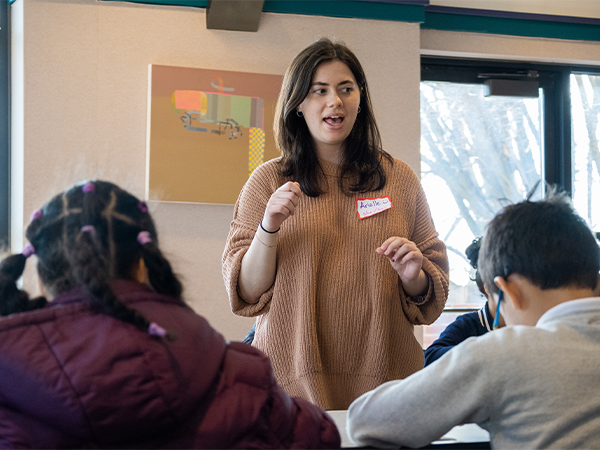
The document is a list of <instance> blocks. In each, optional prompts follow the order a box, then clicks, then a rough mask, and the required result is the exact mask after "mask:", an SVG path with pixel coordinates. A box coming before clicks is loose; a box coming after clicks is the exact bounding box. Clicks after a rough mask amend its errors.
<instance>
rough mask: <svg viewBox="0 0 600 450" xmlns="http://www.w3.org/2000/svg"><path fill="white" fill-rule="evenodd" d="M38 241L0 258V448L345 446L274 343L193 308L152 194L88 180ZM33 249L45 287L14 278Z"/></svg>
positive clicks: (60, 206)
mask: <svg viewBox="0 0 600 450" xmlns="http://www.w3.org/2000/svg"><path fill="white" fill-rule="evenodd" d="M27 239H28V240H29V242H30V243H29V244H28V245H27V246H26V247H25V248H24V250H23V252H22V253H21V254H15V255H11V256H8V257H7V258H5V259H4V260H3V261H2V262H1V263H0V315H2V316H4V317H2V318H0V448H5V447H6V448H15V447H19V448H58V447H61V448H69V447H71V448H89V447H99V448H111V447H112V448H127V447H135V448H239V447H242V448H284V447H292V446H293V447H307V448H309V447H317V448H332V447H339V444H340V440H339V434H338V432H337V429H336V428H335V425H334V424H333V422H332V421H331V419H330V418H329V417H328V416H327V415H326V414H325V413H324V412H323V411H321V410H320V409H319V408H317V407H315V406H314V405H311V404H310V403H308V402H306V401H304V400H302V399H292V398H290V397H288V396H287V395H286V394H285V393H284V392H283V391H282V390H281V388H280V387H279V386H278V385H277V384H276V383H275V381H274V378H273V375H272V372H271V366H270V363H269V360H268V359H267V357H266V356H265V355H264V354H263V353H261V352H260V351H258V350H256V349H254V348H252V347H250V346H247V345H245V344H242V343H228V342H226V341H225V340H224V339H223V337H222V336H221V335H220V334H219V333H217V332H216V331H215V330H214V329H212V328H211V327H210V326H209V325H208V323H207V322H206V320H205V319H203V318H202V317H200V316H198V315H197V314H195V313H194V312H193V310H192V309H191V308H190V307H188V306H186V304H185V303H184V302H183V300H182V299H181V294H182V286H181V283H180V282H179V280H178V279H177V276H176V275H175V274H174V273H173V271H172V269H171V265H170V263H169V262H168V261H167V259H166V258H165V257H164V256H163V254H162V253H161V251H160V249H159V247H158V242H157V236H156V229H155V227H154V223H153V221H152V218H151V217H150V214H149V213H148V209H147V207H146V204H145V203H144V202H141V201H139V200H138V199H136V198H135V197H134V196H132V195H131V194H129V193H127V192H125V191H124V190H122V189H120V188H119V187H118V186H116V185H114V184H111V183H108V182H103V181H95V182H89V183H85V184H80V185H78V186H75V187H73V188H71V189H69V190H68V191H66V192H63V193H61V194H59V195H57V196H56V197H54V198H53V199H52V200H50V201H49V202H48V203H47V204H46V205H45V206H44V207H43V208H42V209H40V210H37V211H35V212H34V213H33V214H32V218H31V223H30V225H29V227H28V228H27ZM33 254H35V255H36V256H37V272H38V275H39V278H40V281H41V284H42V286H43V290H44V295H45V296H44V297H39V298H34V299H30V298H29V295H28V294H27V293H26V292H24V291H22V290H20V289H19V288H18V287H17V284H16V282H17V281H18V279H19V278H20V277H21V275H22V273H23V270H24V267H25V263H26V260H27V258H28V257H29V256H31V255H33Z"/></svg>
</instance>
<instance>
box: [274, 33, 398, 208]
mask: <svg viewBox="0 0 600 450" xmlns="http://www.w3.org/2000/svg"><path fill="white" fill-rule="evenodd" d="M331 61H341V62H343V63H344V64H346V65H347V66H348V68H349V69H350V71H351V72H352V75H353V76H354V78H355V79H356V83H357V84H358V87H359V89H360V113H359V114H358V116H357V117H356V122H355V123H354V127H353V128H352V131H351V133H350V135H349V136H348V138H347V139H346V146H345V154H344V158H343V161H342V169H341V170H342V173H341V175H342V178H344V176H345V175H350V176H351V177H354V180H355V181H354V184H353V185H352V186H350V191H352V192H367V191H371V190H378V189H382V188H383V187H384V186H385V182H386V176H385V172H384V170H383V168H382V167H381V159H382V158H383V157H385V158H387V159H388V160H390V161H392V158H391V156H390V155H389V154H387V153H386V152H384V151H383V149H382V147H381V136H380V133H379V128H378V127H377V123H376V121H375V115H374V113H373V106H372V104H371V97H370V94H369V86H368V84H367V79H366V77H365V72H364V70H363V68H362V66H361V64H360V62H359V60H358V58H357V57H356V55H355V54H354V53H353V52H352V51H351V50H350V49H349V48H348V47H347V46H346V45H344V44H343V43H340V42H336V43H334V42H332V41H331V40H329V39H326V38H321V39H319V40H317V41H316V42H314V43H313V44H311V45H309V46H308V47H306V48H305V49H304V50H302V51H301V52H300V53H299V54H298V55H297V56H296V57H295V58H294V60H293V61H292V62H291V64H290V65H289V67H288V69H287V71H286V73H285V76H284V78H283V84H282V87H281V91H280V93H279V98H278V100H277V107H276V110H275V120H274V124H273V130H274V135H275V142H276V144H277V147H278V148H279V150H280V151H281V154H282V161H281V173H282V175H283V176H284V177H286V178H290V179H293V180H294V181H298V182H299V183H300V187H301V188H302V190H303V192H304V193H305V194H307V195H309V196H312V197H316V196H318V195H319V194H321V192H322V189H321V188H320V184H319V181H320V173H319V171H318V168H319V162H318V158H317V153H316V149H315V146H314V142H313V139H312V136H311V134H310V131H309V129H308V127H307V125H306V121H305V120H304V119H303V118H302V117H298V116H297V115H296V108H298V106H299V105H300V104H301V103H302V102H303V101H304V99H305V98H306V96H307V95H308V92H309V90H310V87H311V85H312V81H313V76H314V73H315V71H316V70H317V68H318V67H319V66H320V65H321V64H323V63H326V62H331ZM342 188H343V189H345V186H343V185H342Z"/></svg>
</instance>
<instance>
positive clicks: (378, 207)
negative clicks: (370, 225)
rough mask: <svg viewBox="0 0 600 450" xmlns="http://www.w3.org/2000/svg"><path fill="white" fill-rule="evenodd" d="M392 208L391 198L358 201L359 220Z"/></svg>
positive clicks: (358, 199)
mask: <svg viewBox="0 0 600 450" xmlns="http://www.w3.org/2000/svg"><path fill="white" fill-rule="evenodd" d="M392 206H393V205H392V200H391V199H390V197H389V196H387V197H377V198H357V199H356V212H357V213H358V218H359V219H361V220H362V219H366V218H367V217H371V216H374V215H375V214H378V213H380V212H382V211H385V210H386V209H390V208H391V207H392Z"/></svg>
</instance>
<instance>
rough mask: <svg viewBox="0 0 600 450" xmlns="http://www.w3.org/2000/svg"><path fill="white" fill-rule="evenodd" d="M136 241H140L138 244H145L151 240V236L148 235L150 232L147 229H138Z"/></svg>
mask: <svg viewBox="0 0 600 450" xmlns="http://www.w3.org/2000/svg"><path fill="white" fill-rule="evenodd" d="M137 241H138V242H139V243H140V245H146V244H148V243H150V242H152V238H151V237H150V232H149V231H140V232H139V233H138V235H137Z"/></svg>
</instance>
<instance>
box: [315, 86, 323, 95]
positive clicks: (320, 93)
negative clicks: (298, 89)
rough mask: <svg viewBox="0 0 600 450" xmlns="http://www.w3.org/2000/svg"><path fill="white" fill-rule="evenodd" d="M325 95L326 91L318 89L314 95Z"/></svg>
mask: <svg viewBox="0 0 600 450" xmlns="http://www.w3.org/2000/svg"><path fill="white" fill-rule="evenodd" d="M324 93H325V89H323V88H317V89H315V90H314V91H313V94H318V95H323V94H324Z"/></svg>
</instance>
